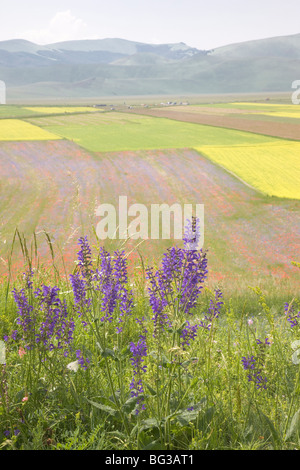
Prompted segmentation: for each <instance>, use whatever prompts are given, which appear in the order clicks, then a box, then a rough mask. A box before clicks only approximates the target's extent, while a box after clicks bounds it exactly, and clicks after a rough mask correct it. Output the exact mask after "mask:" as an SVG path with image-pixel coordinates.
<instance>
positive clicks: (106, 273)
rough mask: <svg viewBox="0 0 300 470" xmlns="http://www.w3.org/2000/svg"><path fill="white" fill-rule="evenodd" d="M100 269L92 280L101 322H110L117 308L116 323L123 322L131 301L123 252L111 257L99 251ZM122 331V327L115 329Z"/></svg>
mask: <svg viewBox="0 0 300 470" xmlns="http://www.w3.org/2000/svg"><path fill="white" fill-rule="evenodd" d="M100 261H101V266H100V269H97V270H96V272H95V275H94V278H93V280H94V281H95V283H96V284H97V287H96V289H97V290H98V291H99V292H100V293H101V310H102V312H103V314H104V315H103V317H102V318H101V321H109V322H112V320H113V314H114V312H115V310H116V309H117V308H118V311H119V318H118V319H117V321H118V323H119V324H121V323H123V322H124V319H125V318H126V316H128V315H131V311H132V307H133V301H132V292H131V291H130V290H129V289H128V287H127V282H128V275H127V262H126V258H125V253H124V251H122V252H119V251H116V252H115V253H114V256H113V257H112V256H111V255H110V253H109V252H107V251H106V250H104V249H103V248H101V249H100ZM121 331H122V326H118V327H117V332H121Z"/></svg>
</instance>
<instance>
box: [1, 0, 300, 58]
mask: <svg viewBox="0 0 300 470" xmlns="http://www.w3.org/2000/svg"><path fill="white" fill-rule="evenodd" d="M0 7H1V9H0V41H3V40H7V39H16V38H17V39H27V40H29V41H32V42H35V43H37V44H42V45H43V44H49V43H54V42H59V41H66V40H75V39H104V38H122V39H129V40H132V41H138V42H145V43H151V44H165V43H178V42H184V43H186V44H188V45H189V46H191V47H197V48H198V49H213V48H216V47H219V46H223V45H227V44H232V43H236V42H243V41H248V40H251V39H263V38H268V37H274V36H285V35H290V34H298V33H300V22H299V18H300V2H299V0H251V1H250V0H248V1H245V0H80V1H79V0H50V1H49V0H47V1H44V0H6V1H4V0H0Z"/></svg>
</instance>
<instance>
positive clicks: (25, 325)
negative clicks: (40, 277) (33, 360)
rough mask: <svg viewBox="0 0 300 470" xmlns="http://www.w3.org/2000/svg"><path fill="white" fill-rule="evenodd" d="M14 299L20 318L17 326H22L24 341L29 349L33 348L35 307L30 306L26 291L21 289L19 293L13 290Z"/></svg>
mask: <svg viewBox="0 0 300 470" xmlns="http://www.w3.org/2000/svg"><path fill="white" fill-rule="evenodd" d="M13 297H14V300H15V302H16V304H17V307H18V312H19V317H18V319H17V324H18V325H20V327H21V330H22V334H23V338H22V339H23V341H24V342H25V343H26V347H27V349H29V348H30V347H32V342H33V336H34V333H35V327H36V317H35V315H34V313H33V310H34V309H33V307H32V305H30V304H29V300H28V298H27V296H26V293H25V290H24V289H21V290H20V291H17V290H16V289H14V290H13Z"/></svg>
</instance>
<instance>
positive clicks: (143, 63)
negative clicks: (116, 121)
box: [0, 34, 300, 101]
mask: <svg viewBox="0 0 300 470" xmlns="http://www.w3.org/2000/svg"><path fill="white" fill-rule="evenodd" d="M0 79H1V80H4V81H5V82H6V85H7V100H8V101H9V99H12V100H16V99H19V100H20V101H21V100H22V99H24V100H26V99H35V98H39V99H40V98H55V97H57V98H64V97H66V98H79V97H100V96H109V95H110V96H111V95H120V96H125V95H139V94H141V95H146V94H175V93H176V94H189V93H193V94H195V93H229V92H230V93H231V92H236V93H240V92H246V93H247V92H263V91H289V90H290V89H291V83H292V82H293V81H294V80H297V79H300V34H297V35H293V36H284V37H276V38H270V39H262V40H256V41H248V42H243V43H239V44H231V45H228V46H224V47H219V48H217V49H215V50H211V51H201V50H198V49H195V48H192V47H189V46H187V45H186V44H184V43H179V44H145V43H140V42H134V41H127V40H124V39H118V38H116V39H98V40H82V41H67V42H60V43H55V44H48V45H45V46H40V45H38V44H34V43H31V42H29V41H25V40H22V39H15V40H10V41H2V42H0Z"/></svg>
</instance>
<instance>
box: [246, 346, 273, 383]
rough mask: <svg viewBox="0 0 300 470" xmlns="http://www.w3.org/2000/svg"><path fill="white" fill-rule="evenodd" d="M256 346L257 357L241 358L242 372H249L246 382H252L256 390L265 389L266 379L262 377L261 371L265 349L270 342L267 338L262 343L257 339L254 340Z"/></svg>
mask: <svg viewBox="0 0 300 470" xmlns="http://www.w3.org/2000/svg"><path fill="white" fill-rule="evenodd" d="M256 344H257V346H258V347H259V352H258V355H257V357H254V356H250V357H249V356H248V357H242V363H243V367H244V370H247V371H249V374H248V376H247V377H248V382H254V383H255V385H256V388H257V389H266V388H267V385H266V383H267V378H266V377H263V376H262V370H263V366H264V358H265V347H266V346H269V345H270V342H269V340H268V338H266V339H265V341H264V342H262V341H261V340H259V339H258V340H256Z"/></svg>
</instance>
